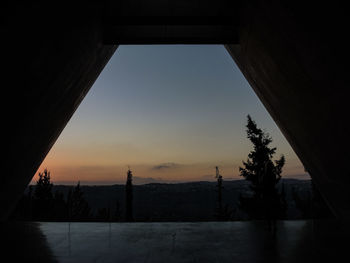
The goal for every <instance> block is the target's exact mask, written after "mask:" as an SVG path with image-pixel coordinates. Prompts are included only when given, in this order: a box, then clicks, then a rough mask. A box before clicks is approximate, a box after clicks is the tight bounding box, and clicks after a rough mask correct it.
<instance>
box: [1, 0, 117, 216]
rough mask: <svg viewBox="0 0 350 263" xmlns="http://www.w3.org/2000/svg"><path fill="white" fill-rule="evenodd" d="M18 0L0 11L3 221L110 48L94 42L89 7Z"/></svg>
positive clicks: (95, 26) (98, 37)
mask: <svg viewBox="0 0 350 263" xmlns="http://www.w3.org/2000/svg"><path fill="white" fill-rule="evenodd" d="M56 4H57V5H50V6H45V4H38V5H34V4H27V5H26V4H23V5H11V6H7V7H6V8H7V9H5V10H2V15H3V16H2V17H3V18H4V19H3V21H2V23H1V28H0V30H1V31H0V32H1V39H2V40H1V42H2V43H1V60H2V61H1V65H2V69H1V73H2V79H1V85H2V89H1V93H2V96H1V98H2V105H1V106H2V114H3V116H5V117H4V119H5V121H4V124H5V125H4V126H3V130H4V132H5V137H3V138H4V145H5V147H4V148H3V150H4V156H5V162H4V166H3V169H2V173H1V179H0V207H1V208H0V220H1V219H5V218H6V217H7V215H8V213H9V212H10V211H11V208H12V207H13V205H14V203H15V202H16V200H17V199H18V198H19V197H20V196H21V194H22V192H23V190H24V189H25V187H26V186H27V184H28V183H29V182H30V180H31V179H32V177H33V175H34V173H35V171H36V170H37V169H38V167H39V166H40V163H41V162H42V161H43V159H44V158H45V156H46V154H47V153H48V152H49V150H50V148H51V147H52V145H53V144H54V143H55V141H56V139H57V138H58V136H59V134H60V133H61V131H62V130H63V128H64V127H65V125H66V124H67V122H68V120H69V119H70V117H71V116H72V114H73V113H74V111H75V110H76V108H77V107H78V105H79V104H80V102H81V100H82V99H83V98H84V96H85V94H86V93H87V91H88V90H89V88H90V87H91V85H92V84H93V83H94V81H95V79H96V78H97V77H98V75H99V74H100V72H101V71H102V69H103V67H104V66H105V64H106V63H107V62H108V60H109V58H110V57H111V56H112V54H113V52H114V51H115V49H116V46H107V45H103V44H102V38H103V36H102V33H103V30H102V27H101V22H100V17H98V15H97V11H98V10H97V8H98V6H97V7H94V8H91V7H89V6H86V8H84V7H79V8H78V7H74V6H72V5H66V6H63V4H62V6H60V4H59V3H58V2H57V3H56Z"/></svg>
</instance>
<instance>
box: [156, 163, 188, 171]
mask: <svg viewBox="0 0 350 263" xmlns="http://www.w3.org/2000/svg"><path fill="white" fill-rule="evenodd" d="M180 166H181V165H180V164H178V163H161V164H159V165H155V166H153V167H152V168H151V169H152V170H156V171H159V170H168V169H176V168H179V167H180Z"/></svg>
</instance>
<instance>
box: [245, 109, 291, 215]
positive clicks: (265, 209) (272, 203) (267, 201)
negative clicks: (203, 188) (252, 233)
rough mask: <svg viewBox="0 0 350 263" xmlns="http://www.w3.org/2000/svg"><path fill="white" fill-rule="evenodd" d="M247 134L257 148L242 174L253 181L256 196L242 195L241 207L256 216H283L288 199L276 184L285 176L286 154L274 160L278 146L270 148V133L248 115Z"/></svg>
mask: <svg viewBox="0 0 350 263" xmlns="http://www.w3.org/2000/svg"><path fill="white" fill-rule="evenodd" d="M247 119H248V122H247V125H246V127H247V130H246V131H247V138H248V139H249V140H250V141H251V142H252V143H253V146H254V149H253V150H252V151H251V152H250V153H249V154H248V159H247V161H246V162H243V165H244V167H243V168H242V167H239V172H240V175H241V176H243V177H244V178H245V179H246V180H248V181H249V182H250V183H251V186H250V188H251V190H252V191H253V196H250V197H244V196H241V197H240V204H241V208H242V209H243V210H245V211H246V212H247V214H248V215H249V216H250V217H252V218H257V219H275V218H277V217H278V218H283V217H284V214H285V211H286V202H285V200H284V197H283V195H282V194H280V193H278V191H277V188H276V185H277V183H278V182H279V181H280V179H281V173H282V167H283V166H284V164H285V158H284V156H283V155H282V156H281V157H280V159H279V160H275V161H272V158H273V155H274V154H275V153H276V148H270V147H269V144H270V143H271V142H272V138H271V137H270V135H269V134H268V133H266V132H264V131H263V130H261V129H259V128H258V127H257V125H256V123H255V121H253V120H252V119H251V117H250V116H249V115H248V116H247Z"/></svg>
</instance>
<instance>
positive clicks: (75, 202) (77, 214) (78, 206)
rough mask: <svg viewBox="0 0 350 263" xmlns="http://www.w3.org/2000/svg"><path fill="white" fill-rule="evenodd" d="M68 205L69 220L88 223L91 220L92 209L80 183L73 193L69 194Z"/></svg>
mask: <svg viewBox="0 0 350 263" xmlns="http://www.w3.org/2000/svg"><path fill="white" fill-rule="evenodd" d="M67 203H68V210H69V212H68V213H69V218H70V219H71V220H72V221H86V220H88V219H89V218H91V214H90V210H91V209H90V207H89V204H88V202H87V201H86V200H85V198H84V193H83V191H82V190H81V188H80V182H78V184H77V186H76V187H75V188H74V190H73V191H72V190H70V191H69V192H68V198H67Z"/></svg>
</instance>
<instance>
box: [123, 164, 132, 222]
mask: <svg viewBox="0 0 350 263" xmlns="http://www.w3.org/2000/svg"><path fill="white" fill-rule="evenodd" d="M125 194H126V199H125V200H126V206H125V208H126V211H125V220H126V221H127V222H131V221H134V218H133V207H132V202H133V190H132V172H131V170H130V168H129V169H128V172H127V178H126V186H125Z"/></svg>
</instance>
